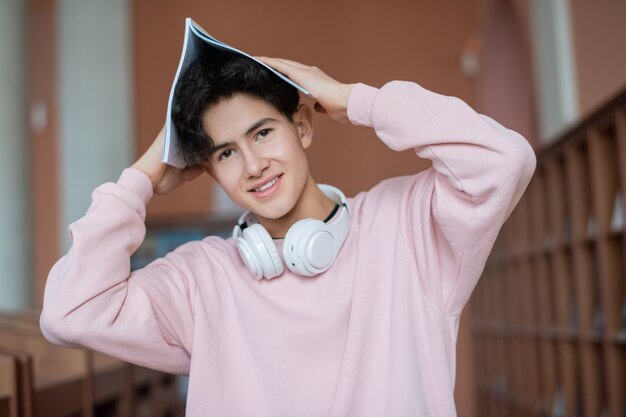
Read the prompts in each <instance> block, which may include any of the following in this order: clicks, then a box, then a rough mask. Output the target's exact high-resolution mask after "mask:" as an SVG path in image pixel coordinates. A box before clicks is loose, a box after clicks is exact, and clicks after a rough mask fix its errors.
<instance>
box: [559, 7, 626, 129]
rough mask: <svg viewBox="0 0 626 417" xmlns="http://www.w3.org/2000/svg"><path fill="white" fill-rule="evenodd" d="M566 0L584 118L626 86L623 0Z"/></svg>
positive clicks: (625, 22) (581, 109)
mask: <svg viewBox="0 0 626 417" xmlns="http://www.w3.org/2000/svg"><path fill="white" fill-rule="evenodd" d="M569 1H570V3H571V6H570V7H571V19H572V28H573V43H574V45H575V62H576V73H577V76H578V77H577V86H578V96H579V100H580V114H581V116H583V117H584V115H586V114H588V113H589V112H591V111H592V110H593V109H595V108H597V107H598V106H599V105H600V104H602V103H603V102H605V101H607V100H608V99H609V98H610V97H612V96H613V95H615V94H616V93H617V91H619V90H622V89H624V88H626V1H623V0H594V1H588V0H569Z"/></svg>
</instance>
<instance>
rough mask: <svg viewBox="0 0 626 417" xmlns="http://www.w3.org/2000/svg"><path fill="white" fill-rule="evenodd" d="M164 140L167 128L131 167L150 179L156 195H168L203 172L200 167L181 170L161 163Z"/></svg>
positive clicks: (162, 130)
mask: <svg viewBox="0 0 626 417" xmlns="http://www.w3.org/2000/svg"><path fill="white" fill-rule="evenodd" d="M164 138H165V126H163V129H161V131H160V132H159V134H158V136H157V137H156V139H155V140H154V142H153V143H152V145H150V147H149V148H148V150H147V151H146V152H145V153H144V154H143V155H142V156H141V158H139V159H138V160H137V162H135V163H134V164H133V165H132V166H131V168H134V169H138V170H140V171H141V172H143V173H144V174H146V175H147V176H148V178H150V181H151V182H152V190H153V191H154V193H155V194H167V193H169V192H170V191H172V190H173V189H175V188H177V187H178V186H180V185H181V184H183V183H184V182H186V181H191V180H193V179H194V178H197V177H198V176H199V175H200V174H201V173H202V171H203V169H202V167H201V166H199V165H193V166H188V167H186V168H185V169H179V168H176V167H174V166H171V165H167V164H166V163H164V162H161V156H162V155H163V142H164Z"/></svg>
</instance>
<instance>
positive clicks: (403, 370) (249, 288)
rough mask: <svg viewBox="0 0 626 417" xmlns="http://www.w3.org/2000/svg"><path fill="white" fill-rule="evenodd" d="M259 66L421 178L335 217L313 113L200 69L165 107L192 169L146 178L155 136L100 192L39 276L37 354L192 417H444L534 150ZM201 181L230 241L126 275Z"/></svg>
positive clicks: (462, 113)
mask: <svg viewBox="0 0 626 417" xmlns="http://www.w3.org/2000/svg"><path fill="white" fill-rule="evenodd" d="M261 59H262V60H263V61H264V62H265V63H267V64H268V65H270V66H272V67H273V68H275V69H276V70H278V71H280V72H282V73H283V74H285V75H287V76H288V77H289V78H291V79H292V80H293V81H295V82H297V83H298V84H300V85H301V86H303V87H304V88H306V89H307V90H309V91H310V92H311V93H312V95H313V96H314V97H315V100H316V101H317V103H316V104H315V109H316V110H317V111H320V112H322V113H326V114H327V115H328V116H329V117H331V118H332V119H334V120H337V121H339V122H347V121H349V122H351V123H352V124H354V125H360V126H368V127H371V128H373V129H374V130H375V132H376V134H377V136H378V137H379V138H380V139H381V140H382V141H383V142H384V143H385V144H386V145H387V146H389V147H390V148H391V149H394V150H398V151H401V150H406V149H414V151H415V153H416V154H417V155H418V156H419V157H422V158H428V159H430V160H432V167H430V168H428V169H426V170H424V171H422V172H419V173H416V174H415V175H411V176H403V177H398V178H391V179H388V180H385V181H382V182H381V183H379V184H377V185H376V186H374V187H373V188H372V189H370V190H369V191H367V192H361V193H359V194H357V195H356V196H354V197H351V198H344V197H343V195H342V193H341V191H340V190H337V189H335V188H333V187H324V186H322V185H320V184H317V183H316V182H315V180H314V179H313V177H312V176H311V173H310V172H309V168H308V164H307V159H306V153H305V150H306V149H307V148H308V147H309V146H310V144H311V142H312V140H313V122H312V111H311V109H310V108H309V107H308V106H307V105H306V104H301V103H299V102H298V101H297V99H294V97H296V96H297V93H296V92H295V90H290V89H291V87H288V88H287V87H285V86H286V84H285V83H284V82H283V81H281V80H279V79H278V78H277V77H275V76H274V75H271V74H270V73H269V72H268V71H266V70H265V69H264V68H262V67H261V66H259V65H258V64H256V63H254V62H253V61H251V60H246V59H239V58H233V60H232V61H231V62H227V63H222V64H220V65H211V64H209V63H206V62H205V63H204V64H203V63H202V62H199V63H198V64H196V65H195V68H196V69H195V70H190V71H189V72H188V73H186V75H185V77H186V81H185V82H184V83H183V84H185V85H187V87H188V89H187V91H184V90H185V89H184V88H183V87H181V89H180V91H178V93H177V94H178V97H179V98H181V99H183V100H182V102H183V103H184V104H182V105H181V107H180V108H179V109H178V115H177V117H176V120H177V127H178V128H179V132H182V135H181V139H182V141H183V145H182V146H183V148H184V155H185V158H186V160H187V161H188V162H191V163H192V164H191V165H190V166H189V167H188V168H186V169H184V170H179V169H177V168H174V167H171V166H166V165H164V164H162V163H161V162H160V158H161V152H162V147H163V132H161V133H160V134H159V135H158V136H157V138H156V140H155V141H154V143H153V144H152V146H151V147H150V148H149V149H148V150H147V152H146V153H145V154H144V155H143V156H142V157H141V158H140V159H139V160H138V161H137V162H136V163H135V164H134V165H133V166H132V167H130V168H127V169H125V170H124V171H123V172H122V174H121V176H120V178H119V179H118V180H117V182H115V183H106V184H103V185H101V186H99V187H98V188H96V189H95V190H94V192H93V195H92V204H91V206H90V207H89V210H88V211H87V214H86V215H85V216H84V217H83V218H81V219H80V220H78V221H76V222H75V223H73V224H72V225H70V227H69V230H70V234H71V237H72V241H73V245H72V247H71V249H70V250H69V252H68V253H67V254H66V255H65V256H64V257H63V258H62V259H60V260H59V261H58V262H57V263H56V264H55V265H54V267H53V268H52V270H51V271H50V275H49V277H48V281H47V284H46V290H45V299H44V309H43V312H42V316H41V328H42V331H43V333H44V335H45V336H46V337H47V338H48V339H49V340H50V341H52V342H54V343H57V344H62V345H66V346H84V347H88V348H91V349H95V350H98V351H102V352H104V353H107V354H109V355H112V356H116V357H119V358H121V359H123V360H126V361H129V362H133V363H136V364H139V365H143V366H147V367H150V368H154V369H159V370H163V371H166V372H172V373H176V374H185V375H189V388H188V397H187V415H189V416H203V417H204V416H219V417H227V416H236V417H243V416H250V417H293V416H298V417H309V416H310V417H314V416H315V417H321V416H324V417H328V416H330V417H347V416H352V417H369V416H372V417H374V416H376V417H382V416H394V417H401V416H424V417H426V416H455V415H456V411H455V406H454V397H453V393H454V382H455V381H454V379H455V356H456V340H457V333H458V325H459V317H460V314H461V312H462V310H463V307H464V305H465V304H466V302H467V300H468V298H469V296H470V294H471V293H472V290H473V289H474V287H475V285H476V282H477V280H478V279H479V277H480V275H481V273H482V270H483V267H484V264H485V261H486V259H487V257H488V255H489V252H490V250H491V248H492V245H493V243H494V241H495V239H496V236H497V234H498V232H499V230H500V228H501V226H502V224H503V223H504V221H505V220H506V219H507V217H508V216H509V214H510V213H511V211H512V210H513V208H514V207H515V205H516V204H517V202H518V201H519V199H520V197H521V195H522V193H523V192H524V190H525V188H526V186H527V185H528V183H529V181H530V178H531V176H532V174H533V172H534V169H535V164H536V159H535V155H534V153H533V150H532V148H531V146H530V145H529V144H528V142H527V141H526V140H525V139H524V138H523V137H521V136H520V135H519V134H517V133H515V132H513V131H511V130H508V129H506V128H504V127H503V126H501V125H500V124H498V123H497V122H495V121H493V120H492V119H490V118H488V117H486V116H483V115H480V114H477V113H476V112H474V111H473V110H472V109H471V108H470V107H469V106H468V105H467V104H465V103H464V102H463V101H461V100H459V99H457V98H454V97H447V96H442V95H438V94H436V93H433V92H430V91H428V90H426V89H424V88H422V87H421V86H419V85H418V84H415V83H412V82H404V81H392V82H389V83H387V84H385V85H384V86H382V87H381V88H374V87H371V86H368V85H365V84H362V83H358V84H342V83H340V82H338V81H336V80H334V79H332V78H331V77H329V76H328V75H326V74H325V73H324V72H322V71H321V70H319V69H317V68H315V67H309V66H306V65H302V64H299V63H296V62H293V61H289V60H284V59H274V58H261ZM194 71H195V72H194ZM294 94H295V95H294ZM290 97H291V98H290ZM337 140H339V139H337ZM353 146H354V147H358V146H359V143H358V142H356V143H354V145H353ZM346 169H351V168H350V166H349V163H346ZM202 172H208V173H209V174H210V175H212V176H213V178H215V180H216V181H217V182H218V183H219V185H220V186H222V187H223V188H224V190H225V192H226V193H227V194H228V195H229V196H230V198H232V200H233V201H234V202H235V203H237V204H238V205H240V206H241V207H243V208H244V209H246V210H248V211H249V213H248V214H247V215H245V216H242V219H240V222H239V224H238V225H237V226H236V227H235V230H234V235H233V237H231V238H228V239H222V238H219V237H216V236H208V237H206V238H205V239H203V240H201V241H196V242H190V243H187V244H184V245H182V246H180V247H179V248H177V249H176V250H174V251H173V252H171V253H169V254H167V255H166V256H165V257H163V258H159V259H157V260H155V261H154V262H152V263H151V264H149V265H148V266H146V267H145V268H142V269H139V270H136V271H133V272H131V271H130V256H131V254H132V253H133V252H134V251H135V250H136V249H137V247H138V246H139V245H140V244H141V243H142V241H143V239H144V235H145V224H144V220H145V210H146V204H147V203H148V202H149V201H150V199H151V197H152V195H153V194H154V193H158V194H165V193H168V192H169V191H171V190H173V189H174V188H176V187H177V186H179V185H180V184H182V183H184V182H185V181H190V180H192V179H193V178H196V177H197V176H198V175H201V173H202ZM354 175H358V172H355V173H354ZM292 246H293V248H292Z"/></svg>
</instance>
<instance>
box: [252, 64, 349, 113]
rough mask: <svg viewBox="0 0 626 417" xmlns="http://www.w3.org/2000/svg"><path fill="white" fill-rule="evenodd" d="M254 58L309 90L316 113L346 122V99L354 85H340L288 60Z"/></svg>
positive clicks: (322, 73)
mask: <svg viewBox="0 0 626 417" xmlns="http://www.w3.org/2000/svg"><path fill="white" fill-rule="evenodd" d="M255 58H256V59H258V60H259V61H262V62H264V63H265V64H267V65H269V66H270V67H272V68H274V69H275V70H276V71H278V72H280V73H282V74H284V75H286V76H287V77H288V78H289V79H290V80H292V81H293V82H295V83H297V84H299V85H301V86H302V87H304V88H306V89H307V90H309V92H310V93H311V95H312V96H313V98H314V99H315V100H317V103H315V110H316V111H318V112H320V113H326V114H328V115H329V116H330V117H331V118H332V119H334V120H336V121H338V122H341V123H347V122H348V111H347V109H348V98H349V97H350V93H351V92H352V88H354V86H355V84H342V83H340V82H339V81H337V80H335V79H333V78H331V77H330V76H329V75H327V74H326V73H325V72H323V71H322V70H320V69H319V68H317V67H309V66H308V65H304V64H300V63H299V62H295V61H291V60H289V59H282V58H269V57H264V56H256V57H255Z"/></svg>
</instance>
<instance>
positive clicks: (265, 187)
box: [248, 174, 283, 193]
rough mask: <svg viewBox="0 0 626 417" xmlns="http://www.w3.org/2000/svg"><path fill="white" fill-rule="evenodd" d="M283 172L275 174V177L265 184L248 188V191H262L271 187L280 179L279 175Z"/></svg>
mask: <svg viewBox="0 0 626 417" xmlns="http://www.w3.org/2000/svg"><path fill="white" fill-rule="evenodd" d="M282 176H283V174H280V175H277V176H276V177H274V178H273V179H272V180H271V181H268V182H266V183H265V184H263V185H262V186H260V187H257V188H253V189H251V190H248V192H249V193H262V192H263V191H265V190H267V189H269V188H272V186H274V184H276V182H277V181H278V180H279V179H280V177H282Z"/></svg>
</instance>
